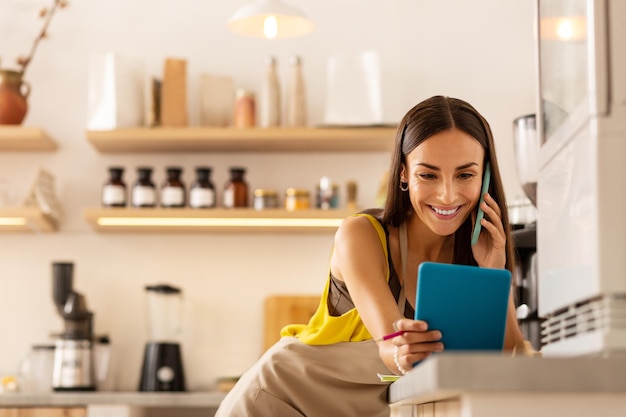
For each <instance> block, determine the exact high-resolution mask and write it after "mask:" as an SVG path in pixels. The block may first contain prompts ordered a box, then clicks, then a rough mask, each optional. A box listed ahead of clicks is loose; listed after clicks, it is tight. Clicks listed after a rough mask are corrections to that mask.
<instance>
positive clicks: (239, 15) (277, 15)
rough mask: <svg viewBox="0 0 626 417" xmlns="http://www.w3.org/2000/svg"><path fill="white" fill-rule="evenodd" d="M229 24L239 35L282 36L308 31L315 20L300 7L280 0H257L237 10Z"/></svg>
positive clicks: (294, 35) (295, 35) (302, 33)
mask: <svg viewBox="0 0 626 417" xmlns="http://www.w3.org/2000/svg"><path fill="white" fill-rule="evenodd" d="M228 28H229V29H230V30H231V31H233V32H235V33H237V34H239V35H244V36H254V37H260V38H266V39H280V38H292V37H297V36H302V35H306V34H307V33H310V32H312V31H313V30H314V29H315V24H314V23H313V22H312V21H311V20H309V19H308V18H307V17H306V16H305V15H304V13H302V11H300V10H299V9H298V8H296V7H293V6H289V5H287V4H285V3H283V2H282V1H280V0H258V1H256V2H255V3H251V4H248V5H246V6H243V7H241V8H240V9H239V10H237V12H236V13H235V14H234V15H233V17H231V18H230V20H229V21H228Z"/></svg>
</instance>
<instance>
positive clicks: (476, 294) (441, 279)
mask: <svg viewBox="0 0 626 417" xmlns="http://www.w3.org/2000/svg"><path fill="white" fill-rule="evenodd" d="M510 288H511V272H509V271H508V270H506V269H491V268H480V267H477V266H467V265H454V264H442V263H435V262H424V263H422V264H421V265H420V266H419V269H418V279H417V295H416V300H415V319H416V320H424V321H426V322H427V323H428V327H429V329H431V330H439V331H441V334H442V340H441V341H442V342H443V344H444V352H445V351H451V350H465V351H467V350H470V351H496V350H502V348H503V346H504V333H505V330H506V314H507V307H508V302H509V291H510Z"/></svg>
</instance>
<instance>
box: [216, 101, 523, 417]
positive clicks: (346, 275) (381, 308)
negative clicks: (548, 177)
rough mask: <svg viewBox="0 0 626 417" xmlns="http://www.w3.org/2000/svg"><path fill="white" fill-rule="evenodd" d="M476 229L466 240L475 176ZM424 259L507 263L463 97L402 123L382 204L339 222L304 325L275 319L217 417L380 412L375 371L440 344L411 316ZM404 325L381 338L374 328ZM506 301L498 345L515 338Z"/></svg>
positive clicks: (473, 115)
mask: <svg viewBox="0 0 626 417" xmlns="http://www.w3.org/2000/svg"><path fill="white" fill-rule="evenodd" d="M487 162H489V163H490V164H491V170H492V177H491V178H492V179H491V185H490V187H489V192H488V193H486V194H485V196H484V203H483V204H482V209H483V210H484V212H485V218H484V219H483V220H482V221H481V224H482V228H483V229H482V232H481V233H480V236H479V239H478V242H477V243H476V244H475V245H471V244H470V239H471V233H472V225H473V222H474V220H475V218H476V212H477V205H478V202H479V199H480V193H481V187H482V178H483V172H484V169H485V165H486V163H487ZM424 261H433V262H442V263H457V264H466V265H478V266H481V267H488V268H506V269H509V270H511V271H512V268H513V247H512V244H511V236H510V232H509V222H508V217H507V214H506V202H505V197H504V190H503V187H502V180H501V178H500V173H499V171H498V163H497V160H496V152H495V147H494V142H493V137H492V134H491V129H490V127H489V124H488V123H487V121H486V120H485V119H484V118H483V117H482V116H481V115H480V114H479V113H478V112H477V111H476V110H475V109H474V108H473V107H472V106H471V105H469V104H468V103H466V102H464V101H462V100H458V99H454V98H448V97H442V96H436V97H432V98H430V99H427V100H425V101H423V102H421V103H419V104H418V105H416V106H415V107H414V108H412V109H411V110H410V111H409V112H408V113H407V114H406V115H405V116H404V118H403V119H402V121H401V122H400V126H399V127H398V131H397V134H396V140H395V145H394V151H393V154H392V160H391V169H390V173H389V185H388V191H387V199H386V202H385V206H384V208H383V210H370V211H368V212H364V213H359V214H356V215H353V216H351V217H349V218H347V219H345V220H344V222H343V223H342V224H341V226H340V227H339V229H338V231H337V233H336V234H335V242H334V248H333V253H332V257H331V262H330V275H329V279H328V281H327V284H326V288H325V289H324V292H323V294H322V298H321V301H320V306H319V308H318V310H317V312H316V313H315V314H314V316H313V317H312V318H311V320H310V322H309V323H308V324H307V325H290V326H287V327H285V328H284V329H283V330H282V332H281V335H282V336H283V337H282V338H281V340H280V341H279V342H277V343H276V345H274V346H273V347H272V348H271V349H269V350H268V351H267V352H266V353H265V354H264V355H263V357H262V358H261V359H260V360H259V361H258V362H257V363H256V364H255V365H254V366H253V367H252V368H251V369H249V370H248V371H247V372H246V373H245V374H244V375H243V376H242V378H241V379H240V381H239V382H238V383H237V385H236V386H235V387H234V388H233V390H232V391H231V392H230V393H229V394H228V396H227V397H226V398H225V400H224V402H223V403H222V405H221V406H220V409H219V410H218V413H217V416H236V417H238V416H249V417H259V416H268V417H269V416H281V417H291V416H294V417H295V416H307V417H312V416H333V417H342V416H377V417H378V416H381V417H382V416H388V415H389V408H388V405H387V401H386V389H387V385H386V384H382V383H381V382H380V381H379V380H378V379H377V377H376V374H377V373H389V372H390V371H391V372H393V373H395V374H399V375H400V374H404V373H406V372H407V371H408V370H409V369H411V367H412V365H413V364H414V363H415V362H418V361H421V360H423V359H425V358H426V357H428V356H429V355H431V354H432V352H439V351H442V350H444V349H445V346H443V344H442V343H441V342H439V340H440V339H441V334H440V332H439V331H437V330H436V329H429V328H428V323H426V322H423V321H416V320H413V317H414V306H413V305H411V302H412V301H413V299H414V296H409V297H406V296H405V295H406V294H409V295H413V294H415V291H416V288H417V280H418V279H419V277H418V276H417V270H418V266H419V264H420V263H422V262H424ZM394 331H403V332H404V333H403V334H402V335H400V336H396V337H394V338H391V339H388V340H382V339H383V336H384V335H387V334H390V333H392V332H394ZM523 340H524V339H523V336H522V333H521V331H520V329H519V326H518V324H517V320H516V317H515V306H514V303H513V298H512V293H511V296H510V299H509V308H508V314H507V325H506V335H505V341H504V345H505V349H513V348H514V347H515V346H516V345H518V344H519V343H522V342H523Z"/></svg>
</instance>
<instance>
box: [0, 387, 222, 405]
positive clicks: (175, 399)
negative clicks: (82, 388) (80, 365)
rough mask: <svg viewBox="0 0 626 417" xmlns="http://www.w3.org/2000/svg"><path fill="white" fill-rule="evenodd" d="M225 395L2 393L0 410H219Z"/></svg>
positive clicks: (219, 393) (215, 393)
mask: <svg viewBox="0 0 626 417" xmlns="http://www.w3.org/2000/svg"><path fill="white" fill-rule="evenodd" d="M225 395H226V394H224V393H222V392H217V391H210V392H180V393H170V392H132V391H128V392H72V393H45V394H26V393H14V394H11V393H9V394H0V407H25V406H28V407H36V406H46V407H47V406H63V407H73V406H89V405H94V404H98V405H127V406H133V407H142V408H143V407H198V408H204V407H207V408H213V407H215V408H217V406H218V405H219V404H220V403H221V401H222V400H223V399H224V396H225Z"/></svg>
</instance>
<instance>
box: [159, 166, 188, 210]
mask: <svg viewBox="0 0 626 417" xmlns="http://www.w3.org/2000/svg"><path fill="white" fill-rule="evenodd" d="M165 172H166V173H167V178H166V179H165V181H163V185H162V186H161V207H167V208H180V207H185V204H186V203H185V194H186V193H185V184H183V182H182V180H181V179H180V175H181V174H182V172H183V170H182V168H179V167H167V168H166V169H165Z"/></svg>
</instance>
